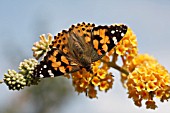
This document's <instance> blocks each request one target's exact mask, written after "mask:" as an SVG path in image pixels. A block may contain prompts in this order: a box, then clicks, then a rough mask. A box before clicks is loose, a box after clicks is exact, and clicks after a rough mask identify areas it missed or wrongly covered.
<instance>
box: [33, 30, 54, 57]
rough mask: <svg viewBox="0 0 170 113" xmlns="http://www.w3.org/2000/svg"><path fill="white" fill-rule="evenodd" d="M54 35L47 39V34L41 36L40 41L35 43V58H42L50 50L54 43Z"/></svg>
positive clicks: (49, 35)
mask: <svg viewBox="0 0 170 113" xmlns="http://www.w3.org/2000/svg"><path fill="white" fill-rule="evenodd" d="M52 37H53V36H52V34H50V33H49V34H48V35H47V38H46V35H45V34H42V35H40V41H39V42H36V43H34V45H33V47H32V51H33V56H34V57H35V58H36V59H37V60H38V59H39V58H40V57H41V56H43V55H45V53H46V52H47V51H48V50H49V45H50V44H51V43H52V40H53V38H52Z"/></svg>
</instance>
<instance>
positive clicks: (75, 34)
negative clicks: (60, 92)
mask: <svg viewBox="0 0 170 113" xmlns="http://www.w3.org/2000/svg"><path fill="white" fill-rule="evenodd" d="M127 29H128V27H127V26H126V25H124V24H114V25H110V26H107V25H103V26H102V25H99V26H95V24H91V23H84V22H82V23H78V24H77V25H72V26H71V27H70V28H69V29H68V30H63V31H62V32H60V33H58V34H57V35H56V36H54V40H53V41H52V44H51V45H50V47H49V48H50V49H49V51H48V52H47V54H46V55H45V57H44V58H43V60H42V61H40V63H39V64H38V65H37V66H36V67H35V69H34V71H33V76H34V77H41V78H45V77H56V76H61V75H64V74H66V73H73V72H76V71H79V70H80V69H82V68H85V69H86V70H87V71H89V72H90V73H92V63H93V62H95V61H97V60H100V59H101V58H102V57H103V56H104V55H105V54H106V53H107V52H109V51H110V50H111V49H112V48H114V47H115V46H116V45H117V44H118V42H119V41H120V40H121V39H122V38H123V37H124V35H125V34H126V32H127Z"/></svg>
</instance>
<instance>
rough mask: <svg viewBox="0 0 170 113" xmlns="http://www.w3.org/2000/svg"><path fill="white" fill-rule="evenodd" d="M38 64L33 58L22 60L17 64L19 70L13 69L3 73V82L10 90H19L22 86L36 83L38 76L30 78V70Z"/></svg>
mask: <svg viewBox="0 0 170 113" xmlns="http://www.w3.org/2000/svg"><path fill="white" fill-rule="evenodd" d="M37 64H38V62H37V61H36V60H35V59H29V60H24V61H23V62H21V63H20V65H19V70H20V71H19V72H18V73H17V72H16V71H15V70H8V73H5V74H4V82H5V83H6V85H7V86H8V87H9V89H10V90H20V89H23V88H24V86H30V85H36V84H38V82H39V80H40V79H38V78H32V77H31V74H32V70H33V69H34V67H35V66H36V65H37Z"/></svg>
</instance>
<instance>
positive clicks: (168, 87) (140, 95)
mask: <svg viewBox="0 0 170 113" xmlns="http://www.w3.org/2000/svg"><path fill="white" fill-rule="evenodd" d="M129 71H130V72H131V73H130V74H129V75H128V78H127V84H126V86H127V89H128V94H129V98H133V100H134V102H135V105H137V106H141V105H142V103H141V102H142V100H146V103H145V104H146V107H147V108H151V109H155V108H156V107H157V106H156V104H155V101H154V100H153V97H157V98H159V99H160V100H161V101H162V102H163V101H164V100H167V99H169V98H170V74H169V73H168V71H167V70H166V69H165V68H164V67H163V66H162V65H160V64H159V63H158V62H157V60H156V59H154V58H153V57H151V56H149V55H147V54H144V55H138V56H137V57H136V58H134V59H133V60H132V62H131V64H130V65H129Z"/></svg>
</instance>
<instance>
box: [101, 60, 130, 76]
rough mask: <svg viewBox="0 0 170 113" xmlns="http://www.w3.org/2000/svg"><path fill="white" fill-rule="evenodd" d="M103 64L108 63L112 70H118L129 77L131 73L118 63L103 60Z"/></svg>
mask: <svg viewBox="0 0 170 113" xmlns="http://www.w3.org/2000/svg"><path fill="white" fill-rule="evenodd" d="M101 61H102V62H104V63H106V64H107V65H108V66H109V67H112V68H115V69H116V70H118V71H120V72H122V73H124V74H126V75H129V72H128V71H127V70H125V69H123V68H122V67H120V66H118V65H117V64H116V63H114V62H106V61H104V60H103V59H101Z"/></svg>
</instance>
